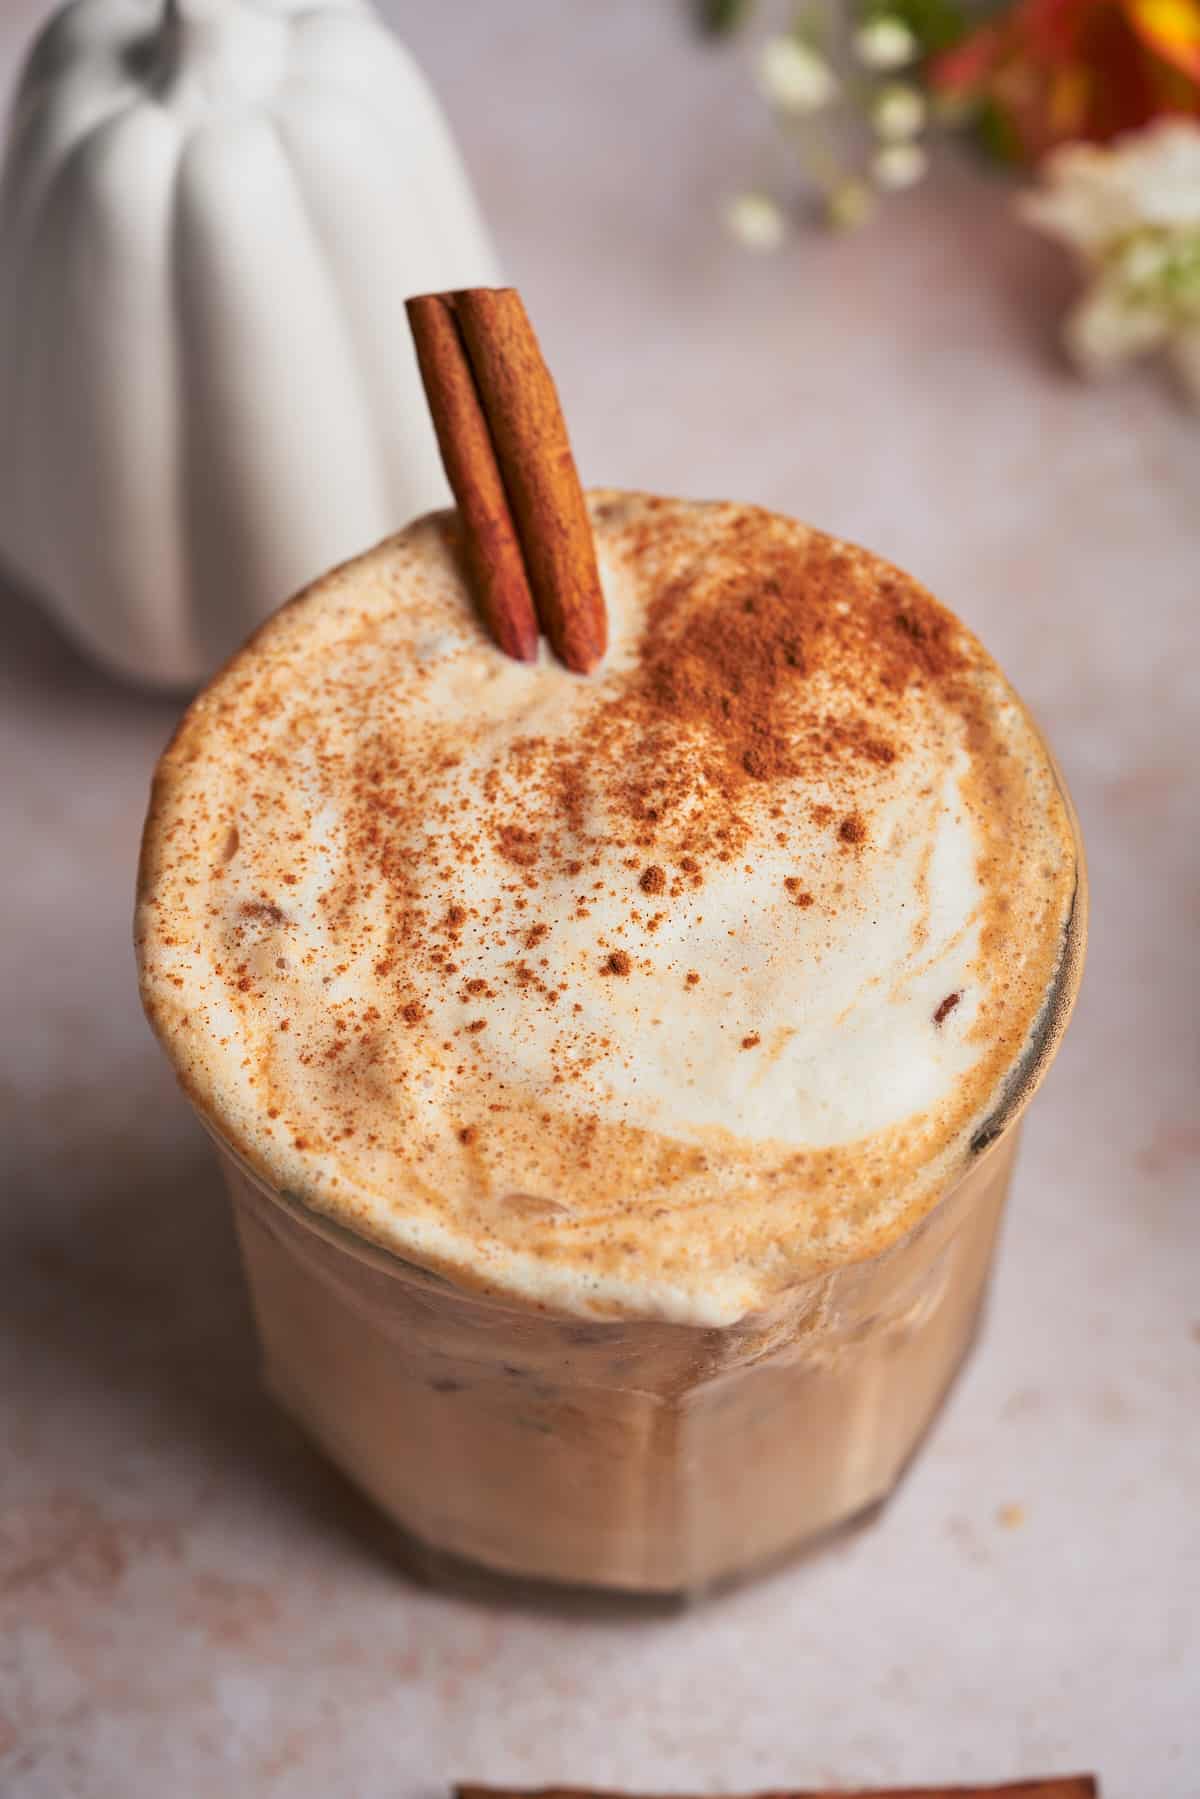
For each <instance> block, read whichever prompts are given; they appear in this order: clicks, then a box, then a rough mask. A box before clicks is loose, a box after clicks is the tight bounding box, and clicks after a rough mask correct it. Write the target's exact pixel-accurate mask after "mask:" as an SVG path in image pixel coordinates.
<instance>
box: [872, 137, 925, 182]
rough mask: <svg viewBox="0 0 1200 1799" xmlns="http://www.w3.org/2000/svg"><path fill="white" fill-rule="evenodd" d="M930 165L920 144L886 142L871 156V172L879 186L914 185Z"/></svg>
mask: <svg viewBox="0 0 1200 1799" xmlns="http://www.w3.org/2000/svg"><path fill="white" fill-rule="evenodd" d="M928 167H929V158H928V156H927V155H926V154H925V152H924V150H923V149H922V148H921V146H920V144H885V145H884V146H883V148H882V149H881V150H876V152H875V154H874V156H873V157H872V158H871V173H872V175H873V176H874V178H875V181H876V183H877V185H878V186H879V187H885V188H889V189H896V188H902V187H912V186H914V185H915V183H916V182H918V181H920V179H921V177H922V175H924V173H925V171H926V169H927V168H928Z"/></svg>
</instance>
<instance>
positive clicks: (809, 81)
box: [758, 37, 838, 113]
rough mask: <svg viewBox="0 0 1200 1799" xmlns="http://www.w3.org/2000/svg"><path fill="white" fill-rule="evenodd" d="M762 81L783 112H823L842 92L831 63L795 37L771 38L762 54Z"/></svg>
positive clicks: (763, 87) (767, 94) (764, 91)
mask: <svg viewBox="0 0 1200 1799" xmlns="http://www.w3.org/2000/svg"><path fill="white" fill-rule="evenodd" d="M758 84H759V87H760V88H761V89H762V91H763V93H764V94H765V95H766V97H767V99H768V100H769V101H770V102H771V105H772V106H777V107H778V108H779V110H780V112H792V113H810V112H819V111H820V110H821V108H822V107H823V106H828V104H829V102H830V101H831V100H832V99H834V98H835V97H836V95H837V93H838V79H837V76H836V75H835V74H834V72H833V70H832V69H831V68H830V66H829V64H828V63H827V62H826V61H825V60H824V58H823V57H820V56H818V55H817V53H816V51H815V50H810V49H809V47H808V45H807V44H802V43H801V42H800V40H799V39H798V38H794V37H773V38H768V39H767V41H766V43H765V44H764V45H763V47H762V52H761V54H760V56H759V61H758Z"/></svg>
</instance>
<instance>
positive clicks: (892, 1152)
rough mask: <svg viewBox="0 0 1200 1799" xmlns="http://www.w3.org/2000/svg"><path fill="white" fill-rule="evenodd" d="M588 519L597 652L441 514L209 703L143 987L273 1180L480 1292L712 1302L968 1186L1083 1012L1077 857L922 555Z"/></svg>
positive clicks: (284, 615) (775, 1283) (629, 519)
mask: <svg viewBox="0 0 1200 1799" xmlns="http://www.w3.org/2000/svg"><path fill="white" fill-rule="evenodd" d="M591 505H592V512H593V521H594V525H595V530H596V537H597V544H598V551H599V557H600V563H601V570H602V576H603V580H604V586H605V592H606V598H607V603H608V609H609V617H610V628H611V640H612V649H611V651H610V654H609V657H608V659H607V661H606V663H605V665H604V667H603V669H602V670H601V671H600V672H599V673H598V674H597V675H596V676H593V677H592V678H590V679H587V680H581V679H579V678H577V677H574V676H572V675H569V674H568V673H566V672H565V671H564V670H563V669H562V668H560V667H559V666H558V665H557V664H556V663H555V662H554V661H553V660H552V659H551V658H550V657H549V655H548V653H546V652H543V659H542V661H541V662H540V663H539V665H538V666H537V667H536V668H529V667H525V666H521V665H518V664H515V663H512V662H510V661H508V660H507V659H506V658H505V657H503V656H502V655H501V654H500V653H499V652H498V651H497V650H496V649H495V648H494V647H493V646H492V645H491V644H490V642H489V641H488V640H487V639H486V637H485V636H484V634H483V632H482V629H481V627H480V625H479V623H478V622H477V620H476V617H475V614H474V612H473V610H472V607H471V605H470V602H469V599H468V597H467V595H466V593H465V591H464V588H463V586H462V582H461V579H460V577H459V574H458V572H457V562H456V558H455V555H454V552H453V544H452V526H451V523H450V521H449V520H448V518H447V517H446V516H445V515H443V516H435V517H433V518H431V519H427V520H423V521H419V522H418V523H417V524H416V525H414V526H413V527H411V528H410V529H409V530H408V531H407V532H405V533H403V534H401V536H399V537H397V538H394V539H392V540H390V541H389V542H388V543H386V544H384V545H382V546H380V548H379V549H377V550H375V551H374V552H372V553H371V554H370V555H368V556H366V557H364V558H362V559H360V560H359V561H358V562H355V563H352V564H349V565H347V566H346V567H345V568H343V569H340V570H338V571H336V572H335V573H334V574H333V575H331V576H330V577H328V578H327V579H326V580H325V581H323V582H321V583H319V584H318V585H317V586H316V587H315V588H313V589H312V590H310V591H309V592H308V593H307V594H306V595H304V596H302V597H301V598H300V599H299V600H298V601H296V602H293V604H292V605H291V606H289V607H287V608H285V609H284V610H283V611H282V612H281V613H280V614H279V615H278V616H277V617H276V618H275V619H274V620H273V621H272V622H271V623H270V624H269V625H268V626H267V627H266V628H265V629H264V630H263V631H262V632H260V633H259V635H258V636H257V637H256V638H255V639H253V640H252V642H251V644H250V645H249V646H248V647H247V648H246V650H244V651H243V652H242V654H241V655H240V656H239V657H238V658H236V659H235V661H234V662H233V664H232V665H231V666H230V667H229V668H228V669H227V670H226V672H225V673H224V674H223V675H222V676H220V677H219V678H218V680H217V681H216V682H215V683H214V684H213V686H212V687H210V688H209V689H208V690H207V692H206V693H205V694H203V695H202V696H201V697H200V698H199V699H198V700H197V701H196V703H195V704H194V705H193V707H192V708H191V710H190V712H189V713H188V715H187V717H186V718H185V720H184V722H183V724H182V726H181V727H180V730H179V732H178V733H177V735H176V738H175V740H174V741H173V743H172V745H171V746H170V747H169V749H168V751H167V753H166V754H165V756H164V758H163V760H162V763H161V765H160V769H159V773H158V777H157V781H156V786H155V792H154V796H153V800H152V804H151V812H150V818H149V821H148V826H147V836H146V842H145V847H144V852H143V866H142V875H141V883H140V895H139V909H138V924H137V938H138V948H139V957H140V966H141V978H142V987H143V994H144V998H145V1002H146V1005H147V1009H148V1012H149V1014H150V1017H151V1019H152V1021H153V1023H154V1025H155V1027H156V1029H157V1031H158V1033H159V1035H160V1037H161V1038H162V1040H163V1042H164V1044H165V1046H166V1047H167V1049H168V1052H169V1053H170V1055H171V1056H172V1058H173V1060H174V1062H175V1065H176V1067H177V1069H178V1071H179V1074H180V1076H181V1079H182V1080H183V1082H184V1084H185V1086H186V1087H187V1089H188V1091H189V1092H190V1093H191V1095H192V1097H193V1098H194V1099H195V1101H196V1103H197V1104H198V1105H199V1106H200V1108H201V1109H202V1111H203V1112H204V1113H205V1114H206V1115H207V1116H208V1118H209V1119H210V1121H211V1122H212V1124H213V1125H214V1126H215V1128H216V1129H217V1130H218V1132H219V1133H220V1134H221V1135H222V1136H223V1137H224V1138H226V1139H227V1140H228V1141H229V1142H230V1143H232V1144H233V1146H234V1147H235V1148H236V1149H237V1150H238V1151H239V1152H240V1154H241V1155H242V1156H243V1157H244V1158H245V1159H246V1160H247V1161H248V1162H249V1163H250V1164H251V1166H252V1167H253V1168H254V1169H255V1170H257V1171H258V1172H259V1174H260V1175H261V1176H262V1177H263V1178H264V1179H265V1180H266V1181H267V1182H268V1183H269V1184H270V1185H272V1186H274V1187H276V1188H279V1189H281V1190H284V1191H286V1192H288V1193H289V1194H291V1195H292V1196H294V1197H296V1198H298V1199H299V1200H300V1201H301V1202H302V1203H304V1204H306V1205H308V1206H311V1207H314V1208H316V1209H317V1210H319V1211H321V1212H324V1213H326V1214H328V1215H330V1216H332V1217H334V1218H336V1219H338V1220H340V1221H341V1222H342V1223H343V1224H346V1225H348V1226H349V1227H350V1228H352V1229H353V1230H355V1231H357V1232H359V1233H360V1234H362V1235H364V1236H367V1237H369V1238H371V1239H373V1240H375V1241H378V1242H381V1243H383V1244H385V1245H387V1246H389V1247H392V1248H394V1249H396V1250H397V1251H398V1252H400V1253H401V1254H403V1255H406V1256H409V1257H411V1258H413V1259H415V1260H418V1261H421V1262H422V1263H424V1264H426V1265H429V1266H432V1267H434V1268H438V1269H441V1270H442V1271H443V1272H445V1273H447V1274H449V1275H451V1276H452V1277H453V1278H456V1279H458V1280H462V1281H467V1282H469V1283H471V1284H474V1285H479V1286H484V1287H489V1288H494V1289H496V1290H498V1291H504V1292H508V1293H511V1294H514V1295H519V1296H521V1297H523V1298H526V1299H530V1300H533V1301H535V1302H541V1303H547V1304H552V1305H559V1306H564V1307H566V1308H568V1309H572V1310H577V1311H589V1310H594V1311H601V1312H603V1311H608V1310H626V1311H636V1312H647V1313H656V1314H659V1315H665V1316H671V1317H678V1318H687V1319H693V1320H697V1321H702V1322H710V1323H720V1322H726V1321H729V1320H731V1319H734V1318H736V1317H738V1316H740V1315H741V1314H743V1313H745V1312H747V1311H751V1310H754V1309H756V1308H758V1307H760V1306H762V1305H764V1304H765V1303H767V1302H768V1300H769V1299H770V1298H771V1296H772V1295H773V1294H775V1293H777V1292H778V1291H780V1290H781V1289H783V1288H785V1287H787V1286H788V1285H790V1284H793V1283H794V1282H795V1281H796V1280H798V1279H801V1278H803V1277H804V1276H805V1275H807V1274H810V1273H813V1272H817V1271H819V1270H821V1269H822V1268H826V1267H828V1266H829V1265H831V1263H835V1262H838V1261H843V1260H846V1259H850V1258H855V1257H859V1256H862V1255H866V1254H870V1253H872V1252H874V1251H875V1250H877V1249H879V1248H881V1247H883V1246H884V1245H885V1244H886V1242H888V1241H889V1240H891V1239H892V1238H894V1236H895V1235H896V1234H897V1233H898V1232H899V1231H901V1230H902V1229H904V1228H906V1226H907V1225H908V1224H910V1223H911V1222H913V1220H914V1219H915V1218H916V1217H918V1216H919V1215H920V1212H921V1210H922V1209H923V1208H925V1207H927V1206H928V1205H929V1204H930V1203H932V1201H933V1200H934V1199H935V1198H936V1197H937V1195H938V1194H939V1193H940V1192H941V1191H943V1190H945V1188H946V1186H947V1185H948V1184H949V1183H950V1182H952V1181H953V1179H954V1178H956V1176H957V1175H958V1174H959V1173H960V1172H961V1171H962V1169H963V1167H964V1166H965V1165H966V1163H967V1162H968V1161H969V1159H970V1158H971V1155H972V1153H973V1151H972V1143H973V1141H974V1142H975V1144H976V1146H977V1147H978V1145H979V1141H980V1139H981V1138H985V1137H986V1136H987V1134H988V1119H989V1116H990V1115H991V1114H992V1113H993V1112H994V1111H995V1109H996V1107H997V1106H998V1105H999V1104H1002V1103H1004V1096H1005V1093H1006V1089H1007V1090H1009V1092H1008V1097H1009V1099H1010V1100H1011V1099H1012V1097H1013V1095H1012V1092H1011V1089H1012V1086H1013V1082H1014V1078H1015V1071H1017V1070H1019V1069H1020V1067H1021V1065H1022V1063H1023V1062H1024V1063H1026V1064H1028V1063H1029V1062H1030V1051H1031V1048H1032V1047H1033V1046H1040V1048H1041V1050H1042V1051H1043V1053H1045V1052H1047V1050H1048V1047H1049V1046H1050V1044H1051V1043H1052V1040H1053V1038H1054V1037H1055V1036H1056V1034H1057V1031H1058V1030H1059V1029H1060V1028H1061V1023H1062V1019H1061V1017H1059V1016H1057V1015H1055V1016H1053V1017H1051V1018H1050V1019H1049V1021H1047V1015H1046V1005H1047V1000H1048V996H1049V995H1050V994H1051V991H1052V989H1053V988H1054V986H1055V979H1056V975H1057V973H1058V971H1059V967H1060V962H1061V959H1062V956H1063V954H1064V946H1065V945H1067V943H1068V931H1067V926H1068V920H1069V918H1070V917H1071V913H1072V906H1073V903H1074V900H1075V895H1076V876H1077V868H1076V849H1075V841H1074V836H1073V831H1072V827H1071V822H1070V819H1069V816H1068V812H1067V808H1066V806H1065V803H1064V801H1063V798H1062V796H1061V793H1060V791H1059V788H1058V786H1057V783H1056V781H1055V777H1054V774H1053V771H1052V768H1051V766H1050V764H1049V761H1048V758H1047V756H1046V753H1045V751H1044V749H1043V748H1042V746H1041V743H1040V740H1039V739H1038V738H1037V735H1036V733H1035V732H1034V730H1033V728H1032V726H1031V725H1030V723H1029V721H1028V718H1027V716H1026V714H1025V713H1024V711H1023V709H1022V708H1021V706H1020V704H1019V702H1018V701H1017V700H1016V698H1015V696H1014V695H1013V694H1012V692H1011V690H1010V689H1009V688H1008V687H1007V685H1006V683H1005V682H1004V680H1003V677H1002V676H1001V675H1000V674H999V671H998V670H997V669H996V667H995V665H994V664H993V663H992V662H991V661H990V659H988V658H987V656H986V655H985V653H984V652H983V651H982V650H981V649H980V647H979V645H978V644H977V643H976V642H975V641H974V640H973V639H972V638H971V637H970V636H969V634H968V633H966V632H965V631H964V630H963V629H962V627H960V626H959V625H958V624H957V623H956V622H955V621H954V620H953V619H952V618H951V617H950V615H949V614H947V613H946V612H945V611H944V610H943V609H942V608H940V607H938V606H937V605H936V603H935V602H934V601H932V600H931V599H930V598H929V596H928V595H926V594H925V593H924V592H923V591H922V590H921V589H920V588H919V587H917V586H916V584H915V583H913V582H911V581H909V580H908V579H907V578H906V577H904V576H902V575H900V574H898V573H897V571H895V570H893V569H890V568H888V567H887V566H886V565H885V564H883V563H881V562H879V561H878V560H877V559H875V558H873V557H870V556H868V555H867V554H866V553H865V552H862V551H859V550H855V549H853V548H852V547H850V546H846V545H843V544H840V543H837V542H835V541H834V540H831V539H828V538H825V537H823V536H821V535H820V534H818V533H815V532H811V531H808V530H806V529H805V528H803V527H801V526H798V525H795V524H793V523H792V522H791V521H787V520H783V519H777V518H772V517H771V516H770V515H768V514H764V513H761V512H759V511H757V510H756V509H752V508H746V507H735V506H726V505H714V506H696V505H687V504H684V503H682V502H663V501H656V500H652V499H648V498H645V497H641V496H626V495H616V494H611V493H604V494H597V495H593V496H592V500H591Z"/></svg>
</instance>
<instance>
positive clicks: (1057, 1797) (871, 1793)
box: [454, 1774, 1100, 1799]
mask: <svg viewBox="0 0 1200 1799" xmlns="http://www.w3.org/2000/svg"><path fill="white" fill-rule="evenodd" d="M454 1791H455V1795H456V1799H635V1796H634V1795H632V1794H620V1793H613V1792H601V1791H598V1790H595V1789H592V1788H588V1787H536V1788H535V1787H489V1786H457V1787H455V1789H454ZM754 1799H1100V1788H1099V1786H1098V1785H1097V1783H1096V1778H1095V1776H1094V1775H1092V1774H1067V1775H1063V1776H1060V1777H1059V1778H1058V1779H1057V1780H1018V1781H1016V1782H1010V1783H1009V1784H1008V1785H1006V1786H982V1787H981V1786H967V1787H964V1786H957V1787H871V1788H870V1789H867V1788H855V1789H854V1790H853V1791H849V1790H847V1789H845V1788H839V1789H838V1790H837V1791H830V1790H829V1789H827V1788H826V1789H822V1791H820V1792H811V1791H809V1790H807V1789H806V1790H805V1791H804V1792H802V1793H801V1792H771V1793H759V1794H756V1795H755V1796H754Z"/></svg>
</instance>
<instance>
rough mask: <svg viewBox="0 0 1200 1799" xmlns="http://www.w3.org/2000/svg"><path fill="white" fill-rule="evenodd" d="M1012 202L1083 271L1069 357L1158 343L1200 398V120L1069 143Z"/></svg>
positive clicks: (1083, 363) (1123, 352) (1094, 368)
mask: <svg viewBox="0 0 1200 1799" xmlns="http://www.w3.org/2000/svg"><path fill="white" fill-rule="evenodd" d="M1019 205H1020V210H1021V214H1022V216H1023V217H1024V218H1025V219H1027V220H1028V221H1029V223H1030V224H1032V225H1035V226H1036V227H1037V228H1038V229H1039V230H1041V231H1045V232H1047V233H1048V234H1049V235H1050V236H1051V237H1056V238H1058V239H1059V240H1060V242H1062V243H1065V244H1067V245H1068V246H1069V247H1070V248H1071V249H1073V250H1074V251H1075V253H1076V255H1077V257H1078V258H1079V261H1080V263H1081V264H1082V266H1083V268H1084V269H1085V270H1086V272H1087V273H1088V275H1089V276H1090V282H1089V285H1088V288H1087V290H1086V292H1085V293H1084V295H1083V298H1082V299H1081V300H1080V301H1079V302H1078V303H1077V304H1076V305H1075V307H1074V308H1073V309H1072V311H1071V312H1070V314H1069V315H1068V317H1067V321H1066V325H1065V327H1064V338H1065V342H1066V347H1067V351H1068V353H1069V354H1070V356H1071V357H1072V359H1073V360H1074V362H1075V363H1076V364H1077V366H1078V367H1079V368H1080V369H1081V370H1082V371H1083V372H1084V373H1085V374H1106V373H1107V372H1108V371H1109V370H1111V369H1113V368H1115V367H1116V365H1117V364H1118V363H1120V362H1123V361H1124V360H1125V359H1126V358H1127V357H1130V356H1138V355H1142V354H1144V353H1145V352H1146V351H1148V350H1157V349H1165V350H1166V351H1167V352H1168V354H1169V355H1170V357H1171V360H1172V362H1173V363H1174V365H1175V368H1176V371H1177V373H1178V374H1179V376H1180V379H1181V380H1182V382H1183V384H1184V387H1185V388H1186V390H1187V392H1188V394H1189V395H1190V397H1191V398H1192V399H1193V400H1194V401H1195V402H1196V403H1197V404H1198V405H1200V126H1197V125H1195V124H1193V123H1190V122H1188V121H1186V120H1183V119H1164V120H1160V121H1158V122H1157V123H1156V124H1153V125H1149V126H1147V127H1146V128H1145V129H1144V130H1142V131H1137V132H1132V133H1130V134H1129V135H1128V136H1126V137H1122V138H1120V139H1118V141H1117V142H1116V144H1115V145H1113V146H1112V147H1111V148H1109V149H1100V148H1096V147H1094V146H1092V145H1087V144H1071V145H1068V146H1067V147H1066V148H1065V149H1063V150H1058V151H1056V152H1055V153H1054V154H1053V155H1052V156H1050V157H1049V158H1048V160H1047V162H1046V165H1045V185H1044V186H1043V187H1042V188H1041V189H1040V190H1039V191H1037V192H1035V193H1030V194H1026V195H1023V196H1022V198H1021V200H1020V202H1019Z"/></svg>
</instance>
